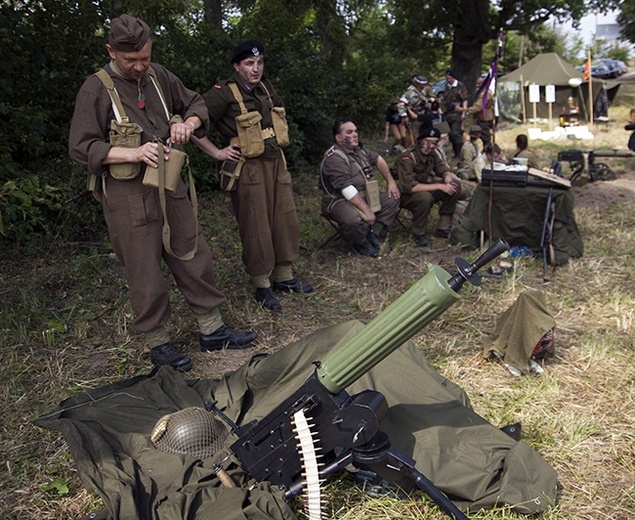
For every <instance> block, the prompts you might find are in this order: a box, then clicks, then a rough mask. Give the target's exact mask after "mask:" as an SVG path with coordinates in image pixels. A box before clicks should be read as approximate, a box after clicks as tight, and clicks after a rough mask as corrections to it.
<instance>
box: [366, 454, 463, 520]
mask: <svg viewBox="0 0 635 520" xmlns="http://www.w3.org/2000/svg"><path fill="white" fill-rule="evenodd" d="M357 455H358V453H357V452H356V453H355V456H354V460H355V462H356V463H361V464H362V465H364V466H366V467H368V468H370V469H372V470H373V471H375V473H377V474H378V475H380V476H381V477H383V478H384V479H386V480H388V481H390V482H394V483H396V484H398V485H400V486H401V487H403V488H404V489H408V485H407V484H408V483H410V484H411V486H412V488H415V487H416V488H419V489H420V490H421V491H423V492H424V493H425V494H426V495H428V496H429V497H430V498H431V499H432V501H433V502H434V503H435V504H436V505H437V506H439V508H440V509H441V510H442V511H443V512H444V513H445V514H447V515H448V516H450V517H451V518H454V520H468V518H467V516H465V514H464V513H463V512H462V511H461V510H460V509H459V508H458V507H456V506H455V505H454V504H453V503H452V501H451V500H450V499H449V498H448V497H447V496H445V495H444V494H443V492H442V491H441V490H440V489H439V488H438V487H436V486H435V485H434V484H433V483H432V482H431V481H430V480H429V479H428V478H427V477H426V476H425V475H424V474H423V473H421V472H420V471H419V470H417V469H416V468H415V461H414V460H413V459H411V458H410V457H408V456H406V455H404V454H403V453H400V452H399V451H397V450H395V449H394V448H393V447H390V448H388V450H387V451H385V452H384V454H382V457H381V458H376V459H374V460H368V458H367V457H366V456H365V454H361V457H358V456H357Z"/></svg>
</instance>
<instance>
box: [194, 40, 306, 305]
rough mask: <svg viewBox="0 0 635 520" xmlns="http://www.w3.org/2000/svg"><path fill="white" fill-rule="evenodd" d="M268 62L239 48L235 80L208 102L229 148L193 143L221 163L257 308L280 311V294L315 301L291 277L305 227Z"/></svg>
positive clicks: (259, 52) (250, 45) (260, 53)
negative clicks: (266, 73) (303, 295)
mask: <svg viewBox="0 0 635 520" xmlns="http://www.w3.org/2000/svg"><path fill="white" fill-rule="evenodd" d="M264 54H265V49H264V46H263V45H262V43H261V42H259V41H258V40H247V41H244V42H242V43H240V44H239V45H237V46H236V48H235V50H234V54H233V56H232V59H231V64H232V66H233V67H234V73H233V74H232V76H231V77H230V78H229V79H226V80H224V81H220V82H218V83H216V84H215V85H214V86H213V87H212V88H211V89H210V90H209V91H208V92H206V93H205V94H204V95H203V99H204V100H205V104H206V105H207V110H208V113H209V118H210V122H211V124H213V125H215V126H216V129H217V130H218V132H219V133H220V134H221V135H223V136H225V137H226V138H227V139H229V142H230V146H229V147H228V148H225V149H223V150H219V149H218V148H217V147H216V146H215V145H214V144H213V143H212V142H211V141H210V140H209V139H207V138H204V139H195V140H194V141H195V143H196V144H197V145H198V146H199V148H201V149H202V150H203V151H204V152H205V153H207V154H208V155H210V156H212V157H213V158H215V159H216V160H217V161H218V167H219V168H218V169H219V178H220V182H221V186H222V187H223V188H224V189H226V190H227V191H230V193H231V200H232V207H233V210H234V215H235V216H236V220H237V222H238V228H239V231H240V239H241V242H242V247H243V253H242V259H243V263H244V264H245V268H246V271H247V273H248V274H249V276H250V277H251V281H252V283H253V285H254V287H255V289H256V291H255V298H256V301H257V302H258V303H259V304H260V305H261V306H262V307H264V308H266V309H269V310H271V311H279V310H280V309H281V305H280V301H279V300H278V298H277V297H276V295H275V293H274V290H275V291H281V292H294V293H309V292H311V291H313V287H311V286H310V285H309V284H306V283H301V282H300V281H299V280H298V279H297V278H296V277H295V275H294V273H293V263H294V262H295V261H296V260H297V259H298V256H299V251H300V224H299V220H298V215H297V211H296V207H295V202H294V200H293V185H292V181H291V174H290V173H289V171H288V170H287V166H286V161H285V157H284V154H283V152H282V148H283V147H285V146H287V145H288V144H289V135H288V128H287V122H286V118H285V109H284V103H283V102H282V99H281V97H280V96H279V95H278V93H277V92H276V90H275V89H274V88H273V86H272V85H271V83H270V82H269V81H268V80H267V79H266V78H265V77H264V76H263V71H264ZM270 278H271V279H270ZM272 282H273V283H272Z"/></svg>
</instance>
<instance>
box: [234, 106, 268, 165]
mask: <svg viewBox="0 0 635 520" xmlns="http://www.w3.org/2000/svg"><path fill="white" fill-rule="evenodd" d="M261 120H262V116H261V115H260V113H259V112H246V113H244V114H240V115H238V116H236V130H237V132H238V142H239V144H240V153H241V155H243V156H244V157H245V158H247V159H250V158H252V157H258V156H259V155H262V153H263V152H264V151H265V141H264V139H263V138H262V126H261V125H260V121H261Z"/></svg>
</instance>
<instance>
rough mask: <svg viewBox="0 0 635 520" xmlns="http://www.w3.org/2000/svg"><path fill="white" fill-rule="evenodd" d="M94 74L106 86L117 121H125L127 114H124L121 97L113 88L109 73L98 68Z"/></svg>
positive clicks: (126, 120)
mask: <svg viewBox="0 0 635 520" xmlns="http://www.w3.org/2000/svg"><path fill="white" fill-rule="evenodd" d="M95 76H97V77H98V78H99V79H100V80H101V82H102V83H103V84H104V87H106V90H107V91H108V95H109V96H110V101H111V102H112V110H113V112H114V113H115V118H116V119H117V122H119V123H122V122H123V123H127V122H128V121H129V120H128V116H127V115H126V111H125V110H124V109H123V105H122V104H121V98H120V97H119V93H118V92H117V89H116V88H115V84H114V83H113V81H112V78H111V77H110V75H109V74H108V73H107V72H106V70H105V69H99V70H98V71H97V72H95Z"/></svg>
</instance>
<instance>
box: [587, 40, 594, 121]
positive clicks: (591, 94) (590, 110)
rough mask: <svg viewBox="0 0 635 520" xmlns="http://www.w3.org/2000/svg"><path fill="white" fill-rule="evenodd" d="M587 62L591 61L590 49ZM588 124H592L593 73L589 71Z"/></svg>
mask: <svg viewBox="0 0 635 520" xmlns="http://www.w3.org/2000/svg"><path fill="white" fill-rule="evenodd" d="M588 59H589V63H591V51H589V57H588ZM589 117H590V121H589V124H590V125H592V124H593V74H591V71H589Z"/></svg>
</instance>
